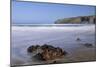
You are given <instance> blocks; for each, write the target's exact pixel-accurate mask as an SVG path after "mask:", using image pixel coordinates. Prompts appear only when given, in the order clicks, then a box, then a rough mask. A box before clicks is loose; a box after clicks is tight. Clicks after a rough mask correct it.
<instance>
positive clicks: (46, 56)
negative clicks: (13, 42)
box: [28, 44, 67, 61]
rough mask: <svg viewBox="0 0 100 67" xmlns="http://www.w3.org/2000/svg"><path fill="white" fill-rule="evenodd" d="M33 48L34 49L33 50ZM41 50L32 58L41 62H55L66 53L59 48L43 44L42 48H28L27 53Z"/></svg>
mask: <svg viewBox="0 0 100 67" xmlns="http://www.w3.org/2000/svg"><path fill="white" fill-rule="evenodd" d="M34 48H35V49H34ZM38 49H41V52H38V53H37V54H36V55H35V56H34V57H35V58H37V59H40V60H43V61H48V60H55V59H59V58H63V57H64V56H65V55H66V54H67V52H65V51H64V50H62V49H61V48H60V47H54V46H51V45H47V44H44V45H42V46H38V48H37V47H36V46H34V47H33V46H30V47H29V48H28V52H29V53H30V52H31V53H32V51H34V50H38Z"/></svg>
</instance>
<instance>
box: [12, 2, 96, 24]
mask: <svg viewBox="0 0 100 67" xmlns="http://www.w3.org/2000/svg"><path fill="white" fill-rule="evenodd" d="M87 15H95V6H86V5H85V6H82V5H81V6H80V5H68V4H66V5H65V4H51V3H35V2H18V1H12V23H14V24H15V23H22V24H24V23H31V24H52V23H54V22H55V21H56V20H57V19H61V18H68V17H75V16H87Z"/></svg>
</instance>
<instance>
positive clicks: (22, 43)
mask: <svg viewBox="0 0 100 67" xmlns="http://www.w3.org/2000/svg"><path fill="white" fill-rule="evenodd" d="M77 38H80V41H77ZM45 43H46V44H49V45H53V46H55V47H60V48H62V49H63V50H65V51H66V52H68V54H67V55H66V56H65V57H64V58H62V59H57V60H56V61H57V63H63V62H66V63H68V62H80V61H82V62H83V61H95V60H96V45H95V25H94V24H90V25H85V24H84V25H77V26H74V25H73V26H64V27H57V26H52V27H45V26H44V27H33V26H31V27H30V26H12V45H11V65H30V64H48V63H52V61H47V62H46V61H39V60H36V59H35V58H31V56H30V55H28V53H27V48H28V47H29V46H30V45H43V44H45ZM85 43H91V44H92V45H93V47H86V46H84V44H85Z"/></svg>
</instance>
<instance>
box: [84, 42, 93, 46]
mask: <svg viewBox="0 0 100 67" xmlns="http://www.w3.org/2000/svg"><path fill="white" fill-rule="evenodd" d="M84 46H86V47H93V45H92V44H90V43H85V44H84Z"/></svg>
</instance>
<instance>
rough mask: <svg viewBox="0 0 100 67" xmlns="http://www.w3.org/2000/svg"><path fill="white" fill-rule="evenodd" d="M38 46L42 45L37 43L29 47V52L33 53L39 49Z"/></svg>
mask: <svg viewBox="0 0 100 67" xmlns="http://www.w3.org/2000/svg"><path fill="white" fill-rule="evenodd" d="M38 47H40V46H39V45H36V46H33V45H32V46H30V47H29V48H28V49H27V52H29V53H32V52H33V51H35V50H37V48H38Z"/></svg>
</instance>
